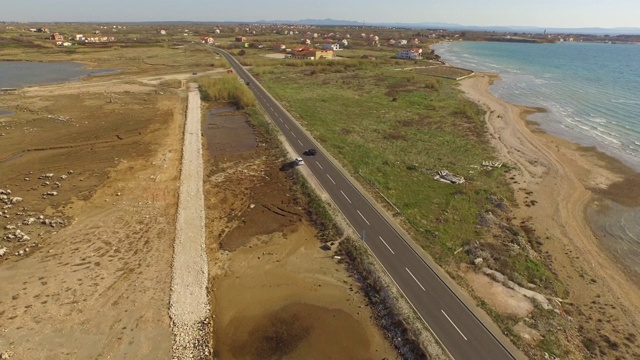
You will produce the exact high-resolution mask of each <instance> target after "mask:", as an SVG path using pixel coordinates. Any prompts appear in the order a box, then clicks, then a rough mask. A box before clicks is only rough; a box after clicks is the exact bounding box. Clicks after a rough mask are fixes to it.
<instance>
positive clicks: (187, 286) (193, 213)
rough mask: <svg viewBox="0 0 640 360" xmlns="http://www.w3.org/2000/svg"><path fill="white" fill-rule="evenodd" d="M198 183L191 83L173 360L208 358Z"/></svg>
mask: <svg viewBox="0 0 640 360" xmlns="http://www.w3.org/2000/svg"><path fill="white" fill-rule="evenodd" d="M202 179H203V165H202V136H201V125H200V94H199V92H198V88H197V85H195V84H191V88H190V89H189V103H188V109H187V119H186V125H185V133H184V145H183V149H182V174H181V176H180V194H179V196H180V197H179V200H178V212H177V216H176V239H175V243H174V248H173V278H172V281H171V300H170V308H169V314H170V316H171V324H172V328H173V334H174V340H173V359H207V358H209V357H210V354H211V349H210V346H209V302H208V299H207V278H208V276H207V275H208V268H207V256H206V252H205V213H204V193H203V189H202Z"/></svg>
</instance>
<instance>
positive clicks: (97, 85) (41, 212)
mask: <svg viewBox="0 0 640 360" xmlns="http://www.w3.org/2000/svg"><path fill="white" fill-rule="evenodd" d="M82 84H85V85H87V86H86V87H83V86H81V85H82ZM122 85H123V86H119V83H118V82H111V81H105V79H100V78H98V79H92V80H88V81H83V82H80V83H75V84H73V86H68V85H67V84H60V85H52V86H43V87H36V88H32V89H25V90H21V91H18V92H17V93H16V94H2V95H0V96H1V97H2V102H3V104H4V106H5V107H6V108H8V109H11V111H13V112H15V113H16V115H15V116H13V117H11V118H9V119H3V120H2V123H1V125H0V127H1V128H2V130H1V132H2V133H3V134H4V135H3V136H2V143H1V144H2V145H1V146H0V161H1V163H0V166H1V167H2V171H1V172H0V184H2V185H1V186H0V188H2V189H5V190H6V189H9V190H11V196H14V197H20V198H22V199H23V200H22V201H21V202H19V203H16V204H15V205H13V206H12V207H10V208H5V209H4V213H3V215H5V216H3V217H0V229H2V230H0V231H1V232H0V233H1V234H3V236H6V235H7V234H8V233H11V230H8V229H7V225H10V226H11V225H12V226H16V227H17V229H19V230H21V231H22V232H23V233H25V234H27V235H28V236H29V237H30V239H29V240H28V241H23V242H20V241H18V240H16V239H13V240H7V239H3V240H0V241H1V243H0V247H6V248H7V249H8V250H9V251H8V254H5V256H3V257H2V258H0V283H1V284H2V292H0V309H1V310H0V317H2V319H3V321H2V323H1V324H0V327H1V329H0V349H1V350H2V351H3V352H6V353H9V354H13V356H12V357H11V358H12V359H13V358H15V359H63V358H167V357H169V354H170V352H171V329H170V326H169V325H170V324H169V318H168V313H167V302H168V297H169V285H170V283H169V282H170V279H171V253H172V251H171V250H172V245H173V238H174V226H173V225H174V217H175V208H176V200H177V195H176V194H177V193H176V184H177V179H178V171H179V166H178V164H179V160H180V151H181V138H182V136H181V132H182V126H183V122H184V119H183V116H184V101H183V95H182V94H181V93H180V92H178V91H177V90H171V89H161V90H162V91H159V90H160V89H158V88H157V87H156V86H149V87H139V88H138V89H136V90H135V91H133V90H132V89H131V88H130V87H129V86H128V85H126V84H122ZM72 89H74V90H75V91H72ZM58 90H62V91H58ZM43 175H44V176H43ZM52 191H53V192H55V193H56V194H55V195H49V196H46V195H43V194H44V193H47V192H52ZM50 194H51V193H50ZM29 219H34V220H35V221H29ZM23 222H24V223H23ZM29 223H30V224H29ZM27 250H28V251H27ZM20 251H22V252H23V255H15V254H16V253H18V254H19V252H20Z"/></svg>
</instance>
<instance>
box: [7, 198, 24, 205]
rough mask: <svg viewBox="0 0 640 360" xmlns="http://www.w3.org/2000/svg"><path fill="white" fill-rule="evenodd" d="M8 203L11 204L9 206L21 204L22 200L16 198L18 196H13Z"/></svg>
mask: <svg viewBox="0 0 640 360" xmlns="http://www.w3.org/2000/svg"><path fill="white" fill-rule="evenodd" d="M10 202H11V204H13V205H15V204H17V203H20V202H22V198H21V197H18V196H15V197H12V198H11V200H10Z"/></svg>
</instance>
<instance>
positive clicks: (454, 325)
mask: <svg viewBox="0 0 640 360" xmlns="http://www.w3.org/2000/svg"><path fill="white" fill-rule="evenodd" d="M440 311H442V314H443V315H444V316H445V317H446V318H447V320H449V322H450V323H451V325H453V327H454V328H456V330H458V332H459V333H460V335H462V337H463V338H464V339H465V340H467V337H466V336H464V334H463V333H462V331H460V329H458V327H457V326H456V324H454V323H453V321H451V319H449V316H448V315H447V313H445V312H444V310H442V309H441V310H440Z"/></svg>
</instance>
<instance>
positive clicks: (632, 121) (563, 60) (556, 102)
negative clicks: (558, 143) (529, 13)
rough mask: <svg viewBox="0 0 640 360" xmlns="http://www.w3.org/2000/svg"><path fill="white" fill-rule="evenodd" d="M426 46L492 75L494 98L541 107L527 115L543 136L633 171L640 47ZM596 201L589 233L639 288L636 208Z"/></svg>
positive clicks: (639, 120) (639, 137) (638, 144)
mask: <svg viewBox="0 0 640 360" xmlns="http://www.w3.org/2000/svg"><path fill="white" fill-rule="evenodd" d="M433 48H434V50H435V51H436V53H437V54H438V55H440V56H441V57H442V59H443V60H444V61H445V62H447V63H449V64H452V65H456V66H460V67H464V68H468V69H471V70H475V71H483V72H492V73H497V74H499V75H500V78H501V80H500V81H496V82H495V83H494V84H493V85H492V86H491V87H490V89H489V90H490V91H491V92H492V93H493V94H494V95H496V96H498V97H500V98H502V99H504V100H506V101H509V102H511V103H514V104H519V105H526V106H532V107H542V108H545V109H547V112H545V113H537V114H535V115H532V116H531V117H530V119H531V120H534V121H536V122H538V123H539V124H540V126H541V127H542V129H544V130H546V131H547V132H549V133H552V134H555V135H558V136H560V137H563V138H566V139H569V140H572V141H574V142H577V143H579V144H583V145H587V146H595V147H596V148H597V149H599V150H600V151H602V152H604V153H607V154H609V155H611V156H613V157H615V158H618V159H620V160H621V161H623V162H624V163H625V164H627V165H629V166H630V167H632V168H633V169H635V170H636V171H639V170H640V69H639V68H638V64H640V45H623V44H604V43H556V44H520V43H498V42H452V43H442V44H438V45H436V46H434V47H433ZM602 203H603V204H605V206H603V207H600V208H599V209H598V208H594V207H592V208H590V209H588V211H587V215H588V218H589V222H590V224H591V226H592V229H593V230H594V234H596V236H597V237H598V239H599V240H600V242H601V244H603V245H604V246H605V248H607V249H608V250H609V251H610V253H611V254H613V255H614V256H616V257H617V258H618V259H619V260H620V261H621V263H622V264H624V265H625V266H626V268H627V269H630V270H631V271H630V272H628V274H629V275H630V276H631V277H632V278H633V279H634V280H635V281H636V282H637V284H639V285H640V208H638V207H626V206H622V205H620V204H617V203H614V202H612V201H609V200H606V199H604V200H602Z"/></svg>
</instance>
